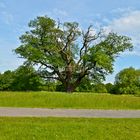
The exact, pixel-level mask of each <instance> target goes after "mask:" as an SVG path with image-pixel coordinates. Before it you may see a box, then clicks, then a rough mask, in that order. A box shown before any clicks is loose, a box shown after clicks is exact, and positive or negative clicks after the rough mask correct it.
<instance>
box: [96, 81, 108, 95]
mask: <svg viewBox="0 0 140 140" xmlns="http://www.w3.org/2000/svg"><path fill="white" fill-rule="evenodd" d="M93 91H94V92H95V93H107V89H106V86H105V85H104V84H103V83H98V84H95V85H93Z"/></svg>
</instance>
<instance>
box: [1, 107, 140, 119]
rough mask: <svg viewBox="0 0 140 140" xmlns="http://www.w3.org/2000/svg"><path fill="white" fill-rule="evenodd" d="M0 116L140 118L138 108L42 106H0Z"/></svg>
mask: <svg viewBox="0 0 140 140" xmlns="http://www.w3.org/2000/svg"><path fill="white" fill-rule="evenodd" d="M0 116H11V117H84V118H140V110H95V109H43V108H9V107H0Z"/></svg>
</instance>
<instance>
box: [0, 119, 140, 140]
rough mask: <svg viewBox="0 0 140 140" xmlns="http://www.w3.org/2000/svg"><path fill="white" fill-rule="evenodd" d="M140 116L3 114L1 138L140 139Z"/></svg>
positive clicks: (47, 139)
mask: <svg viewBox="0 0 140 140" xmlns="http://www.w3.org/2000/svg"><path fill="white" fill-rule="evenodd" d="M139 130H140V119H98V118H96V119H83V118H6V117H4V118H0V140H16V139H20V140H139V139H140V133H139Z"/></svg>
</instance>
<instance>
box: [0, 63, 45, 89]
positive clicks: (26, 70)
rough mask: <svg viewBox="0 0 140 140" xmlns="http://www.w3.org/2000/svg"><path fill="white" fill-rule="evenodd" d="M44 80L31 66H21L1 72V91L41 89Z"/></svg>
mask: <svg viewBox="0 0 140 140" xmlns="http://www.w3.org/2000/svg"><path fill="white" fill-rule="evenodd" d="M43 84H44V81H43V79H42V78H40V76H39V75H38V74H37V73H36V71H35V69H34V68H33V67H31V66H20V67H19V68H18V69H16V70H15V71H6V72H4V73H3V74H0V90H1V91H10V90H12V91H28V90H41V86H42V85H43Z"/></svg>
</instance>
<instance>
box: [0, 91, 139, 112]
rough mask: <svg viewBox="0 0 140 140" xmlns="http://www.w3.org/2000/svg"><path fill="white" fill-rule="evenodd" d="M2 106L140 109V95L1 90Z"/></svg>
mask: <svg viewBox="0 0 140 140" xmlns="http://www.w3.org/2000/svg"><path fill="white" fill-rule="evenodd" d="M0 107H39V108H41V107H42V108H78V109H80V108H85V109H140V97H135V96H130V95H109V94H94V93H74V94H66V93H53V92H52V93H50V92H0Z"/></svg>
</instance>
